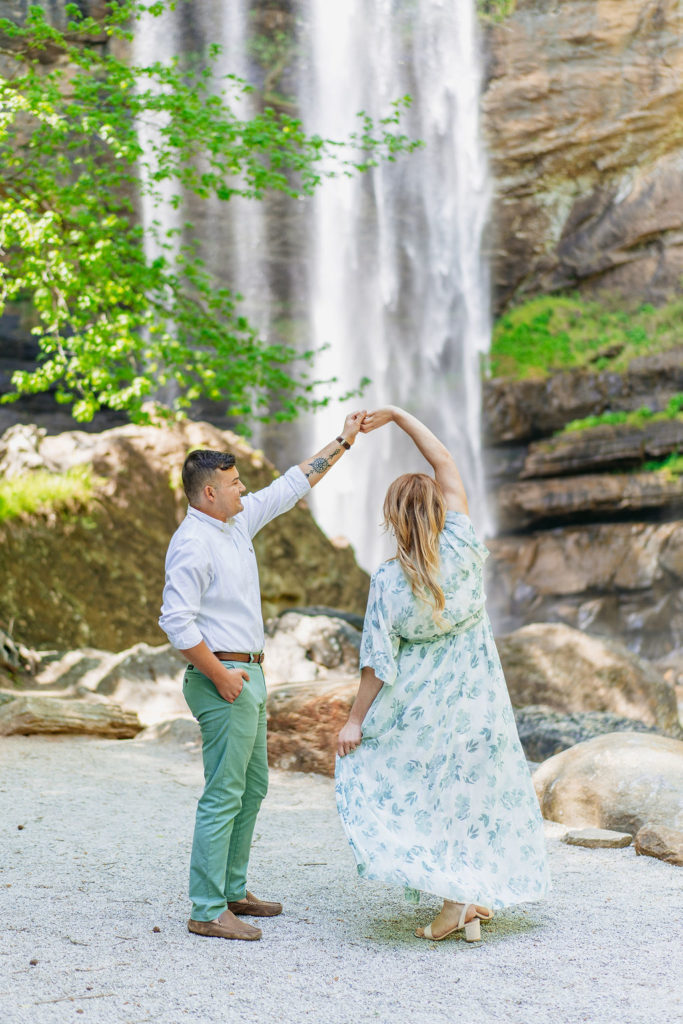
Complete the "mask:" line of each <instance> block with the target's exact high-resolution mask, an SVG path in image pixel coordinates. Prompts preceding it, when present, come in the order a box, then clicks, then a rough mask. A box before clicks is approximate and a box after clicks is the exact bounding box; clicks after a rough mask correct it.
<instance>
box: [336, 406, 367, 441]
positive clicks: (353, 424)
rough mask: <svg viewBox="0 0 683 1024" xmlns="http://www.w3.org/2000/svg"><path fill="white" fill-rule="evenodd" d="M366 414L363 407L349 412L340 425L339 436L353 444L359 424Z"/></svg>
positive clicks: (359, 427)
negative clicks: (357, 410)
mask: <svg viewBox="0 0 683 1024" xmlns="http://www.w3.org/2000/svg"><path fill="white" fill-rule="evenodd" d="M366 416H367V412H366V410H365V409H361V410H360V412H351V413H349V415H348V416H347V417H346V419H345V420H344V426H343V427H342V432H341V436H342V437H343V438H344V439H345V440H346V441H348V442H349V444H353V442H354V441H355V440H356V437H357V436H358V431H359V430H360V429H361V424H362V423H363V420H364V418H365V417H366Z"/></svg>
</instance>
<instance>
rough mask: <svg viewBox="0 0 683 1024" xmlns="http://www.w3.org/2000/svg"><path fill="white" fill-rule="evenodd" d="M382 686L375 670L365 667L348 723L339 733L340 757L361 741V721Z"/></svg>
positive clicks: (348, 752)
mask: <svg viewBox="0 0 683 1024" xmlns="http://www.w3.org/2000/svg"><path fill="white" fill-rule="evenodd" d="M383 686H384V683H383V682H382V680H381V679H378V678H377V676H376V675H375V670H374V669H372V668H370V667H369V665H366V666H365V668H364V669H363V670H362V671H361V674H360V686H359V687H358V694H357V695H356V699H355V700H354V702H353V705H352V707H351V710H350V712H349V719H348V722H347V723H346V725H345V726H344V727H343V729H342V730H341V732H340V733H339V737H338V739H337V753H338V754H339V756H340V757H344V755H345V754H350V753H351V751H352V750H354V749H355V748H356V747H357V746H358V744H359V743H360V741H361V740H362V738H363V733H362V730H361V726H362V725H363V719H364V718H365V716H366V715H367V713H368V711H369V710H370V706H371V705H372V702H373V701H374V699H375V697H376V696H377V694H378V693H379V691H380V690H381V689H382V687H383Z"/></svg>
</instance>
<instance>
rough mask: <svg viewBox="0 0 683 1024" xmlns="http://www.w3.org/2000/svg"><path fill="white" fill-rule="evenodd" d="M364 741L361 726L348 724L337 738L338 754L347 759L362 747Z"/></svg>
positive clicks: (353, 723)
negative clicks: (348, 755) (352, 752)
mask: <svg viewBox="0 0 683 1024" xmlns="http://www.w3.org/2000/svg"><path fill="white" fill-rule="evenodd" d="M362 739H363V733H362V732H361V727H360V725H358V724H357V722H351V721H349V722H347V723H346V725H345V726H344V728H343V729H342V730H341V732H340V733H339V736H338V737H337V753H338V754H339V756H340V757H345V756H346V755H347V754H350V753H351V751H352V750H355V749H356V747H357V746H359V745H360V742H361V740H362Z"/></svg>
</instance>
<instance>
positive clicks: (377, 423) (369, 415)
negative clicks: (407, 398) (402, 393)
mask: <svg viewBox="0 0 683 1024" xmlns="http://www.w3.org/2000/svg"><path fill="white" fill-rule="evenodd" d="M395 409H396V406H394V405H385V406H384V408H383V409H375V410H374V411H373V412H366V414H365V419H364V420H363V423H362V424H361V428H360V429H361V430H362V432H363V433H364V434H369V433H370V431H371V430H377V428H378V427H383V426H384V424H385V423H391V421H392V420H393V418H394V412H395Z"/></svg>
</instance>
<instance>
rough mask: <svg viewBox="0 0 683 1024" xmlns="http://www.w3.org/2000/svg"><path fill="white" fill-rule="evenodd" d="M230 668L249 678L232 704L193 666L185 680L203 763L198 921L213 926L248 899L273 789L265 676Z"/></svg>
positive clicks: (196, 860)
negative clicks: (230, 906) (254, 842)
mask: <svg viewBox="0 0 683 1024" xmlns="http://www.w3.org/2000/svg"><path fill="white" fill-rule="evenodd" d="M224 664H225V666H226V668H229V669H232V668H239V669H245V670H246V671H247V672H248V674H249V680H248V681H246V680H245V683H244V686H243V688H242V692H241V693H240V695H239V697H238V698H237V699H236V700H235V701H234V702H233V703H232V704H230V703H229V702H228V701H227V700H224V699H223V698H222V697H221V696H220V694H219V693H218V691H217V689H216V687H215V686H214V685H213V683H212V682H211V680H210V679H209V678H207V676H205V675H204V674H203V672H200V671H199V670H198V669H196V668H193V667H190V666H188V668H187V670H186V672H185V678H184V680H183V694H184V696H185V700H186V701H187V704H188V707H189V708H190V711H191V712H192V714H193V715H194V717H195V718H196V719H197V721H198V722H199V726H200V728H201V732H202V757H203V760H204V783H205V785H204V792H203V793H202V795H201V797H200V798H199V803H198V805H197V817H196V820H195V829H194V839H193V842H192V857H191V860H190V899H191V900H192V919H193V920H195V921H212V920H213V919H214V918H216V917H218V916H219V914H222V913H223V911H224V910H225V909H226V905H227V903H229V902H231V901H233V900H241V899H243V898H244V895H245V893H246V889H247V867H248V864H249V851H250V848H251V839H252V836H253V834H254V825H255V824H256V816H257V814H258V811H259V807H260V806H261V802H262V800H263V798H264V796H265V795H266V792H267V790H268V756H267V751H266V683H265V680H264V678H263V670H262V668H261V666H260V665H255V664H243V663H240V662H236V661H235V662H231V661H226V662H224Z"/></svg>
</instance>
